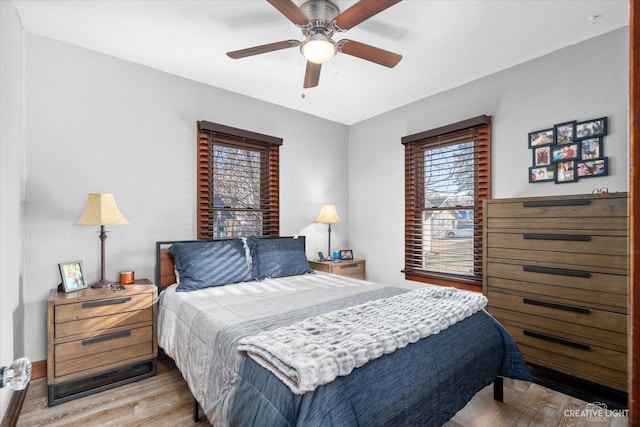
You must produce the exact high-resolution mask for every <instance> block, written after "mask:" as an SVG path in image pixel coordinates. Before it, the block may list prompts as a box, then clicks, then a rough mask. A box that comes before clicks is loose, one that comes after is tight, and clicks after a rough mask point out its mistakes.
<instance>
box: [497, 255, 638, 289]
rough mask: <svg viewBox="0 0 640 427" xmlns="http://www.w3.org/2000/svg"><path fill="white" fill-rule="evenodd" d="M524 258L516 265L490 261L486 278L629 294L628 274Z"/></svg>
mask: <svg viewBox="0 0 640 427" xmlns="http://www.w3.org/2000/svg"><path fill="white" fill-rule="evenodd" d="M531 264H533V263H530V264H528V263H525V262H522V261H517V262H514V263H513V264H506V263H498V262H490V263H487V265H486V267H485V270H486V271H485V273H486V276H487V278H488V279H487V280H490V278H492V277H500V278H503V279H511V280H516V281H519V282H522V283H523V290H525V288H526V286H525V284H526V283H544V284H547V285H555V286H564V287H568V288H573V289H588V290H592V291H600V292H609V293H615V294H622V295H628V285H627V281H628V277H627V276H626V275H618V274H604V273H598V272H593V271H589V270H587V269H566V268H557V267H554V266H549V265H531Z"/></svg>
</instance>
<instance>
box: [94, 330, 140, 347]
mask: <svg viewBox="0 0 640 427" xmlns="http://www.w3.org/2000/svg"><path fill="white" fill-rule="evenodd" d="M129 336H131V331H123V332H116V333H115V334H109V335H100V336H99V337H95V338H87V339H85V340H82V345H91V344H97V343H99V342H103V341H111V340H117V339H118V338H124V337H129Z"/></svg>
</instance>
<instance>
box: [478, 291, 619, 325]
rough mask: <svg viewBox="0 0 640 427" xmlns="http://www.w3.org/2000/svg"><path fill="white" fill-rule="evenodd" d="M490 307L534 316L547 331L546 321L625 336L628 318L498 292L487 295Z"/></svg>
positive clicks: (537, 298) (574, 304) (578, 306)
mask: <svg viewBox="0 0 640 427" xmlns="http://www.w3.org/2000/svg"><path fill="white" fill-rule="evenodd" d="M487 298H488V299H489V306H490V307H497V308H502V309H505V310H511V311H515V312H518V313H523V314H530V315H534V316H538V317H539V318H540V319H539V322H540V326H541V327H548V324H547V323H546V318H549V319H554V320H560V321H563V322H570V323H575V324H578V325H584V326H586V327H591V328H597V329H603V330H606V331H613V332H618V333H626V331H627V320H628V317H627V316H626V315H624V314H620V313H612V312H609V311H603V310H596V309H591V308H586V307H584V306H581V305H579V304H576V303H564V304H560V303H557V302H553V301H548V300H545V299H544V298H541V297H538V296H535V295H532V296H530V297H523V296H519V295H510V294H505V293H502V292H494V291H492V290H489V292H487Z"/></svg>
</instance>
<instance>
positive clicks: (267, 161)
mask: <svg viewBox="0 0 640 427" xmlns="http://www.w3.org/2000/svg"><path fill="white" fill-rule="evenodd" d="M197 125H198V137H197V168H196V169H197V175H196V198H197V208H196V210H197V232H196V234H197V239H211V238H213V230H212V226H213V220H212V218H213V217H214V211H215V208H214V200H213V196H214V195H213V190H212V189H213V174H212V170H213V169H212V167H213V164H212V163H213V162H212V154H211V153H212V149H213V145H224V146H232V147H238V148H241V149H247V150H252V151H259V152H260V153H261V158H262V157H263V156H264V158H262V161H261V163H262V165H261V167H260V175H261V177H260V193H261V194H260V208H259V209H260V210H261V211H262V213H263V216H262V218H263V229H262V236H278V235H279V234H280V154H279V151H280V150H279V149H280V146H281V145H282V138H277V137H274V136H269V135H264V134H260V133H256V132H251V131H247V130H244V129H238V128H233V127H230V126H226V125H221V124H218V123H212V122H208V121H204V120H202V121H198V122H197ZM240 210H241V209H240Z"/></svg>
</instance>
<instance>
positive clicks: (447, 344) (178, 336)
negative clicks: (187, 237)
mask: <svg viewBox="0 0 640 427" xmlns="http://www.w3.org/2000/svg"><path fill="white" fill-rule="evenodd" d="M167 248H168V249H167ZM156 264H157V265H156V283H157V284H158V286H159V287H160V291H161V292H160V296H159V309H158V343H159V346H160V347H161V348H162V349H163V351H164V352H165V353H166V354H167V355H168V356H169V357H171V358H172V359H173V360H174V361H175V363H176V366H177V367H178V369H179V370H180V372H181V373H182V375H183V377H184V379H185V380H186V382H187V384H188V386H189V388H190V390H191V392H192V393H193V396H194V398H195V400H196V401H197V404H196V409H197V407H198V405H199V406H200V407H201V408H202V410H203V411H204V413H205V414H206V416H207V417H208V419H209V421H210V422H211V424H212V425H215V426H226V425H230V426H254V425H260V426H266V425H268V426H295V425H301V426H355V425H367V426H381V425H385V426H388V425H424V426H440V425H442V424H443V423H445V422H446V421H447V420H449V419H450V418H451V417H453V415H455V413H456V412H457V411H459V410H460V409H461V408H463V407H464V406H465V405H466V404H467V402H468V401H469V400H471V398H472V397H473V396H474V395H475V394H476V393H477V392H478V391H479V390H480V389H482V388H484V387H485V386H487V385H489V384H491V383H492V382H494V384H496V385H498V386H499V387H496V388H495V390H494V396H496V398H498V399H501V387H502V379H503V378H509V379H516V380H524V381H527V382H528V381H531V376H530V373H529V369H528V367H527V365H526V364H525V362H524V360H523V359H522V356H521V355H520V352H519V351H518V348H517V346H516V344H515V343H514V341H513V340H512V339H511V337H510V336H509V335H508V334H507V332H506V331H505V330H504V329H503V328H502V327H501V326H500V325H499V324H498V323H497V321H495V319H493V318H492V317H491V316H490V315H489V314H488V313H487V312H485V311H484V309H483V308H482V307H483V305H482V298H484V297H483V296H482V295H479V294H477V295H471V293H468V292H463V291H457V290H454V289H452V288H441V287H431V288H430V289H426V288H425V289H416V290H413V291H411V290H408V289H404V288H399V287H391V286H384V285H381V284H377V283H373V282H368V281H362V280H357V279H351V278H348V277H343V276H337V275H332V274H328V273H322V272H313V271H312V270H310V269H309V266H308V262H307V261H306V255H305V252H304V238H303V237H286V238H249V239H229V240H216V241H173V242H157V243H156ZM434 292H435V293H434ZM434 295H435V296H434ZM434 298H435V300H434ZM452 298H453V300H451V299H452ZM424 304H429V306H430V307H431V305H430V304H434V305H433V308H429V309H426V310H425V309H424V307H423V306H424ZM449 304H450V305H451V307H452V308H450V306H449ZM485 304H486V301H485ZM454 306H455V307H457V308H454ZM458 306H459V307H458ZM470 307H473V309H471V308H470ZM422 311H424V312H425V313H426V314H419V313H421V312H422ZM383 313H386V314H383ZM438 313H440V314H438ZM453 313H458V314H453ZM385 316H387V317H385ZM410 318H415V319H418V320H415V321H414V324H415V325H418V324H419V325H420V326H416V327H413V326H411V325H410V326H407V325H406V322H407V319H410ZM427 318H429V319H427ZM434 319H435V320H434ZM376 322H377V323H376ZM396 322H397V325H396ZM360 323H361V324H362V328H366V327H369V331H370V334H371V335H379V336H378V337H376V338H372V337H371V336H365V332H363V331H360V330H359V328H360V325H359V324H360ZM327 325H328V326H327ZM354 325H355V326H354ZM425 325H426V326H425ZM377 331H380V332H379V333H378V332H377ZM323 334H329V335H323ZM330 334H333V335H330ZM418 335H419V336H418ZM390 337H391V338H390ZM301 349H302V350H301ZM305 351H306V353H305ZM299 352H302V353H304V354H299ZM354 361H355V362H354Z"/></svg>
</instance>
